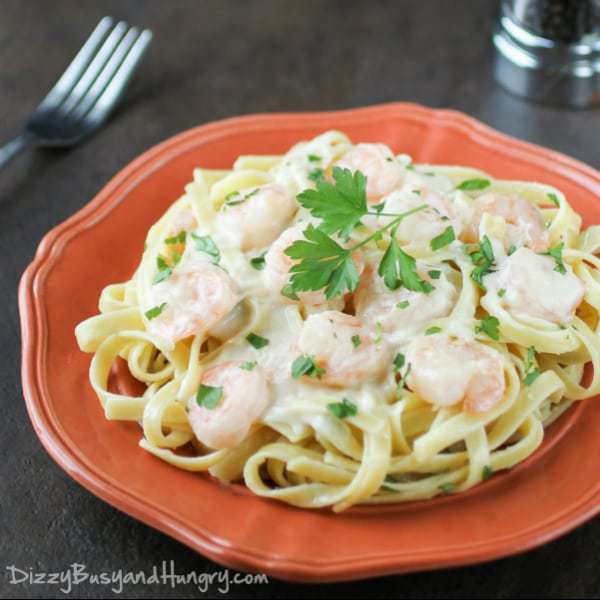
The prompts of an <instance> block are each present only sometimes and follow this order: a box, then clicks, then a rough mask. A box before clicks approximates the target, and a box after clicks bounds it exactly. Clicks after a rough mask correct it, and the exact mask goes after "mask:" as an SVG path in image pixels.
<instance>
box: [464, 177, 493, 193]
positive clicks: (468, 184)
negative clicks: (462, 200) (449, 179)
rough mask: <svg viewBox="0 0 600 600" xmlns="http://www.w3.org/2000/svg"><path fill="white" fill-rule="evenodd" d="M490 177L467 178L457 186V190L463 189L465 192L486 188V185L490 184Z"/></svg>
mask: <svg viewBox="0 0 600 600" xmlns="http://www.w3.org/2000/svg"><path fill="white" fill-rule="evenodd" d="M490 185H491V183H490V180H489V179H478V178H475V179H466V180H465V181H462V182H461V183H459V184H458V185H457V186H456V189H457V190H463V191H465V192H470V191H474V190H484V189H485V188H486V187H488V186H490Z"/></svg>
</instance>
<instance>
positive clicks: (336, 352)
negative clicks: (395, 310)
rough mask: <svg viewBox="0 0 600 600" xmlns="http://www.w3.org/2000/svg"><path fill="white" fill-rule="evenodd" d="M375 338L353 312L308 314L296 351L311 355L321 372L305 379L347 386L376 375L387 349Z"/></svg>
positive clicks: (387, 355) (383, 364) (386, 361)
mask: <svg viewBox="0 0 600 600" xmlns="http://www.w3.org/2000/svg"><path fill="white" fill-rule="evenodd" d="M377 338H378V335H377V333H376V332H375V331H374V330H372V329H371V328H369V327H365V326H364V325H363V323H362V322H361V320H360V319H358V318H357V317H353V316H352V315H346V314H344V313H341V312H338V311H335V310H328V311H324V312H320V313H316V314H312V315H310V316H309V317H308V319H306V321H305V322H304V325H303V327H302V331H301V332H300V338H299V339H298V353H299V354H300V355H307V356H311V357H313V359H314V361H315V363H316V365H317V366H318V367H320V368H322V369H324V373H323V374H322V375H321V377H320V378H311V377H305V380H306V381H313V382H316V383H319V382H320V383H325V384H327V385H333V386H340V387H346V386H349V385H355V384H357V383H360V382H362V381H366V380H369V379H375V378H377V377H379V376H380V375H381V373H382V372H383V371H384V370H385V369H386V367H387V366H388V364H389V360H390V349H389V346H388V345H387V343H386V342H385V341H384V340H382V339H377Z"/></svg>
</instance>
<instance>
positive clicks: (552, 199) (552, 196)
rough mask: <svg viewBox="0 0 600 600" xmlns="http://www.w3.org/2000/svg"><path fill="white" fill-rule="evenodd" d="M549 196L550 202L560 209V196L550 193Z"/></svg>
mask: <svg viewBox="0 0 600 600" xmlns="http://www.w3.org/2000/svg"><path fill="white" fill-rule="evenodd" d="M547 196H548V198H549V199H550V202H552V204H554V206H556V208H560V200H559V199H558V196H557V195H556V194H553V193H550V194H547Z"/></svg>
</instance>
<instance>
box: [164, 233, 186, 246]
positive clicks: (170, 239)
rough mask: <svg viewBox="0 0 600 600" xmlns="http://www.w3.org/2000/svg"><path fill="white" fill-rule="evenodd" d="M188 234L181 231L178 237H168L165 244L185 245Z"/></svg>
mask: <svg viewBox="0 0 600 600" xmlns="http://www.w3.org/2000/svg"><path fill="white" fill-rule="evenodd" d="M185 237H186V232H185V231H180V232H179V233H178V234H177V235H174V236H173V237H168V238H167V239H166V240H165V244H185Z"/></svg>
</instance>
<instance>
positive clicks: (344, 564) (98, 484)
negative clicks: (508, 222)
mask: <svg viewBox="0 0 600 600" xmlns="http://www.w3.org/2000/svg"><path fill="white" fill-rule="evenodd" d="M391 112H392V113H397V112H402V113H405V114H406V113H410V114H412V115H413V116H415V117H418V118H421V119H426V120H427V121H432V120H433V121H439V122H444V123H445V124H446V125H448V124H450V125H453V126H454V127H458V128H459V129H462V130H463V131H465V130H467V131H468V133H469V134H470V135H471V136H472V137H473V136H474V137H475V138H476V141H478V142H479V143H484V144H486V145H488V146H489V145H493V146H495V145H496V144H501V145H504V146H505V148H506V151H507V152H508V151H509V150H510V154H511V155H513V156H514V155H517V156H521V157H522V158H523V157H526V159H527V162H529V163H536V164H540V165H541V164H546V165H547V163H548V161H551V162H552V164H553V167H555V168H558V169H560V170H561V171H562V172H563V174H564V175H565V176H569V177H570V178H573V175H577V176H578V178H577V183H578V184H579V185H584V187H587V188H589V189H590V190H592V191H594V188H596V189H600V173H599V172H598V171H596V170H595V169H593V168H592V167H591V166H588V165H586V164H585V163H583V162H581V161H579V160H577V159H574V158H571V157H568V156H566V155H564V154H561V153H559V152H556V151H554V150H549V149H547V148H543V147H541V146H537V145H535V144H531V143H529V142H525V141H522V140H518V139H515V138H513V137H511V136H508V135H506V134H503V133H500V132H498V131H496V130H494V129H492V128H491V127H489V126H488V125H485V124H484V123H482V122H480V121H478V120H476V119H474V118H472V117H469V116H467V115H465V114H463V113H460V112H458V111H454V110H448V109H431V108H426V107H424V106H420V105H417V104H412V103H401V102H393V103H386V104H379V105H375V106H368V107H361V108H351V109H345V110H337V111H319V112H283V113H260V114H253V115H246V116H239V117H232V118H228V119H221V120H218V121H214V122H211V123H208V124H205V125H199V126H197V127H193V128H191V129H188V130H186V131H183V132H181V133H179V134H176V135H174V136H172V137H170V138H168V139H166V140H165V141H163V142H161V143H159V144H157V145H155V146H153V147H151V148H150V149H148V150H146V151H145V152H143V153H142V154H141V155H140V156H138V157H137V158H135V159H134V160H133V161H131V162H130V163H128V164H127V165H126V166H125V167H124V168H123V169H121V170H120V171H119V172H118V173H117V174H116V175H115V176H114V177H113V178H111V179H110V180H109V182H108V183H107V184H106V185H105V186H103V187H102V189H101V190H100V191H99V192H98V193H97V194H96V196H95V197H94V198H93V199H92V200H91V201H90V202H89V203H87V204H86V205H85V206H84V207H82V208H81V209H80V210H79V211H77V212H76V213H75V214H73V215H72V216H71V217H69V218H68V219H66V220H65V221H63V222H62V223H60V224H59V225H57V226H56V227H54V228H53V229H51V230H50V231H49V232H48V233H47V234H46V235H45V236H44V237H43V239H42V241H41V242H40V244H39V246H38V249H37V251H36V254H35V256H34V258H33V260H32V262H31V264H30V265H29V266H28V267H27V268H26V269H25V271H24V273H23V275H22V277H21V281H20V284H19V314H20V320H21V341H22V368H21V373H22V389H23V395H24V398H25V403H26V407H27V412H28V414H29V417H30V420H31V422H32V424H33V427H34V430H35V432H36V434H37V436H38V438H39V439H40V441H41V443H42V445H43V446H44V448H45V449H46V451H47V452H48V453H49V454H50V456H51V457H52V459H53V460H54V461H55V462H56V463H57V464H58V465H59V466H60V467H61V468H62V469H63V470H65V471H66V472H67V473H68V474H69V475H70V476H71V477H72V478H73V479H75V480H76V481H77V482H78V483H80V484H81V485H83V487H85V488H86V489H88V490H89V491H91V492H92V493H93V494H94V495H96V496H98V497H99V498H101V499H103V500H104V501H106V502H108V503H109V504H111V505H112V506H114V507H116V508H118V509H119V510H121V511H123V512H125V513H126V514H129V515H130V516H132V517H134V518H136V519H138V520H140V521H142V522H144V523H145V524H147V525H150V526H151V527H153V528H155V529H158V530H160V531H162V532H163V533H165V534H167V535H169V536H171V537H173V538H175V539H177V540H179V541H180V542H182V543H184V544H186V545H187V546H189V547H191V548H192V549H194V550H195V551H198V552H200V553H202V554H204V555H206V556H208V557H210V558H211V559H213V560H215V561H217V562H219V563H221V564H224V565H226V566H228V567H232V568H236V569H242V570H250V571H260V572H263V573H267V574H270V575H274V576H275V577H278V578H280V579H287V580H290V581H304V582H309V581H310V582H324V581H343V580H350V579H362V578H367V577H373V576H378V575H385V574H392V573H407V572H414V571H422V570H428V569H434V568H445V567H450V566H460V565H466V564H476V563H480V562H486V561H489V560H492V559H496V558H501V557H504V556H508V555H512V554H516V553H520V552H524V551H526V550H530V549H532V548H535V547H537V546H540V545H542V544H544V543H546V542H549V541H551V540H553V539H556V538H557V537H560V536H561V535H564V534H566V533H567V532H569V531H571V530H572V529H573V528H575V527H577V526H578V525H580V524H581V523H583V522H585V521H586V520H588V519H590V518H592V517H593V516H594V515H596V514H597V513H598V512H600V487H597V488H595V489H593V490H592V492H591V493H590V494H588V496H586V497H585V498H583V499H581V502H579V503H578V504H577V505H576V506H570V507H569V508H568V510H564V511H559V512H558V514H557V515H556V516H555V517H554V519H551V520H550V521H551V522H550V523H547V522H546V523H543V524H542V525H538V526H537V529H536V531H534V532H530V533H521V534H519V535H510V536H508V537H507V539H506V540H504V541H502V542H501V543H499V542H498V538H495V539H494V541H493V542H487V541H486V542H482V543H481V544H478V545H477V546H470V547H469V548H466V549H460V550H457V551H456V552H454V553H448V554H446V555H445V556H443V557H440V556H439V555H437V556H435V555H434V556H429V557H428V556H427V555H428V554H429V555H432V554H435V551H433V550H431V549H429V550H422V551H417V552H415V551H414V550H413V551H412V552H411V553H410V554H409V555H408V556H406V555H402V556H401V555H394V554H391V553H390V552H389V551H388V552H385V553H384V554H383V555H374V554H372V555H369V556H367V557H364V556H363V557H360V556H358V557H355V558H352V559H349V558H346V559H343V560H341V561H340V562H339V563H335V562H333V563H331V562H330V563H329V564H327V565H324V564H322V563H318V564H317V563H315V562H311V561H309V560H299V559H290V558H287V557H285V556H282V555H276V554H265V553H262V552H259V551H255V550H253V549H251V548H245V549H244V548H242V546H241V545H240V544H237V546H234V545H232V544H230V543H228V542H227V540H221V539H217V538H216V537H215V536H212V537H211V534H210V532H209V531H203V530H202V529H201V526H200V525H196V529H194V531H193V532H192V531H191V528H190V526H189V525H182V524H181V523H178V520H177V518H175V517H174V516H173V515H170V514H169V513H167V511H162V514H161V511H160V510H159V509H157V508H156V507H154V506H151V505H150V504H151V503H150V502H149V501H146V500H145V499H143V498H140V497H138V496H135V495H133V494H130V493H128V491H127V490H126V489H124V488H122V487H119V486H116V485H115V483H114V482H110V481H106V480H105V478H104V477H103V476H102V475H101V474H100V473H97V472H94V471H93V469H90V468H89V465H86V464H85V461H84V460H82V457H81V456H78V453H77V451H76V449H73V448H70V447H68V446H67V445H66V444H65V443H63V440H62V438H61V433H60V423H59V422H55V421H54V420H53V418H52V415H49V414H47V411H46V407H45V403H44V401H43V389H44V377H43V369H42V365H41V357H42V356H43V352H40V348H43V345H44V343H45V335H44V334H45V331H46V325H47V324H46V322H45V320H44V310H43V299H42V296H43V294H40V293H38V292H39V289H40V286H41V282H42V281H43V277H44V274H45V273H47V272H48V271H49V270H50V268H51V267H52V266H53V265H54V264H55V263H56V261H57V260H58V259H59V258H60V255H61V253H62V249H63V248H64V247H65V245H66V244H67V243H68V242H69V241H70V240H71V239H72V238H73V237H75V236H76V235H78V234H80V233H82V232H85V230H86V229H89V228H91V227H93V226H94V223H96V222H97V221H98V220H101V219H103V218H104V217H106V216H107V215H108V214H110V212H111V211H112V210H113V209H114V208H115V207H116V206H118V205H119V204H120V203H121V201H122V200H123V198H124V197H126V195H127V189H128V188H129V187H130V186H134V185H135V182H136V179H137V178H144V177H146V176H148V174H149V173H151V172H154V171H155V170H158V169H160V168H161V166H162V165H163V164H164V163H165V162H167V161H168V160H169V156H170V155H172V154H179V153H182V152H184V151H185V148H186V147H191V146H192V145H193V142H194V140H196V139H197V138H198V137H201V138H202V139H203V141H205V142H209V141H210V139H211V138H213V137H221V136H222V135H223V134H224V133H226V132H231V133H235V132H237V131H239V130H240V128H243V129H244V131H252V130H260V129H263V128H264V127H265V125H266V124H269V125H270V126H273V125H277V124H281V125H283V124H284V123H285V122H289V121H290V120H293V121H294V123H295V125H296V126H297V125H298V124H300V123H301V122H302V121H307V122H310V123H311V125H314V123H315V121H316V120H318V119H320V118H322V119H323V120H327V119H331V118H332V117H335V118H352V117H353V116H360V117H361V118H362V119H364V118H365V117H366V118H371V119H373V118H376V117H377V116H378V115H382V117H383V118H386V116H388V117H389V114H390V113H391ZM157 159H160V160H158V162H157V163H156V164H154V165H153V168H152V169H151V170H150V171H148V170H144V167H145V166H146V165H147V164H148V163H151V162H153V161H155V160H157ZM136 175H137V177H136ZM591 186H593V187H591ZM36 357H38V360H36ZM565 512H567V513H570V514H569V515H565V514H564V513H565ZM199 527H200V529H198V528H199ZM539 529H543V531H537V530H539ZM536 532H537V533H536ZM523 537H524V538H525V539H520V538H523ZM491 544H493V546H490V545H491ZM420 555H423V556H420Z"/></svg>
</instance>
